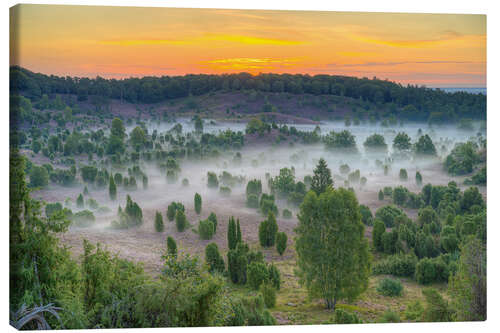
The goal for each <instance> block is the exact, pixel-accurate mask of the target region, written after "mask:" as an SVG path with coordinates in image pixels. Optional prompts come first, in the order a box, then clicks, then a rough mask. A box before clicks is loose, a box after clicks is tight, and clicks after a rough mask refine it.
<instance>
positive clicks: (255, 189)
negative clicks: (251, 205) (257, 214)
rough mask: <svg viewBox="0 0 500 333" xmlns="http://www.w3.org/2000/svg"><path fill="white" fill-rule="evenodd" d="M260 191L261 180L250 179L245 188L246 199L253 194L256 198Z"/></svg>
mask: <svg viewBox="0 0 500 333" xmlns="http://www.w3.org/2000/svg"><path fill="white" fill-rule="evenodd" d="M261 193H262V182H261V181H260V179H253V180H250V181H249V182H248V184H247V188H246V194H247V201H248V198H249V196H250V195H252V194H253V195H255V196H257V198H258V197H259V196H260V195H261Z"/></svg>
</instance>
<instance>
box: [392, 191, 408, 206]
mask: <svg viewBox="0 0 500 333" xmlns="http://www.w3.org/2000/svg"><path fill="white" fill-rule="evenodd" d="M392 200H393V202H394V204H396V205H398V206H405V204H406V201H407V200H408V189H407V188H406V187H403V186H397V187H395V188H394V191H393V192H392Z"/></svg>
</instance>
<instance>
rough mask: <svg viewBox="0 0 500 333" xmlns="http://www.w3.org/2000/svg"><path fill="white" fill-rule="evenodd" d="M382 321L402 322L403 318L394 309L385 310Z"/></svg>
mask: <svg viewBox="0 0 500 333" xmlns="http://www.w3.org/2000/svg"><path fill="white" fill-rule="evenodd" d="M380 322H381V323H400V322H401V318H399V314H397V313H396V312H394V311H392V310H387V311H385V312H384V314H383V315H382V317H381V318H380Z"/></svg>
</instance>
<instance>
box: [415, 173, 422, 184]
mask: <svg viewBox="0 0 500 333" xmlns="http://www.w3.org/2000/svg"><path fill="white" fill-rule="evenodd" d="M415 181H416V183H417V185H418V186H420V185H422V174H421V173H420V171H417V172H416V173H415Z"/></svg>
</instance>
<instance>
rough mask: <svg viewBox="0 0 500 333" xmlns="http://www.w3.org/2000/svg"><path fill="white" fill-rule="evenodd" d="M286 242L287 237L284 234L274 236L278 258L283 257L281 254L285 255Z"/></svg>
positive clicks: (279, 233)
mask: <svg viewBox="0 0 500 333" xmlns="http://www.w3.org/2000/svg"><path fill="white" fill-rule="evenodd" d="M287 242H288V237H287V235H286V233H284V232H278V233H277V234H276V250H278V253H279V254H280V256H281V255H283V253H285V250H286V244H287Z"/></svg>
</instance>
